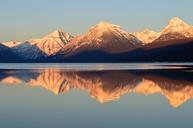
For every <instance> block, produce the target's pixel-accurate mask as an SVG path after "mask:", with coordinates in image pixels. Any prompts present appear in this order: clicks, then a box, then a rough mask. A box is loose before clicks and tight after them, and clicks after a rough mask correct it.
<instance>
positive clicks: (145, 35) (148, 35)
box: [133, 29, 160, 44]
mask: <svg viewBox="0 0 193 128" xmlns="http://www.w3.org/2000/svg"><path fill="white" fill-rule="evenodd" d="M133 35H135V36H136V37H137V38H138V39H139V40H141V41H142V42H143V43H144V44H149V43H151V42H152V41H154V40H155V39H157V38H158V37H159V35H160V33H158V32H155V31H152V30H150V29H145V30H144V31H141V32H134V33H133Z"/></svg>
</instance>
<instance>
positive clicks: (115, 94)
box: [0, 68, 193, 108]
mask: <svg viewBox="0 0 193 128" xmlns="http://www.w3.org/2000/svg"><path fill="white" fill-rule="evenodd" d="M192 76H193V72H192V70H190V69H188V70H185V69H183V70H182V69H181V70H106V71H105V70H104V71H93V70H91V71H78V70H76V71H75V70H64V69H54V68H53V69H50V68H48V69H25V70H0V83H1V84H3V85H6V86H8V85H9V86H19V85H20V84H22V83H24V84H26V85H28V86H31V87H41V88H43V89H45V90H47V91H50V92H53V93H54V94H56V95H59V94H61V95H62V94H64V93H68V92H69V91H71V90H72V89H76V90H79V91H86V92H87V93H88V94H89V96H90V97H91V98H93V99H95V100H97V101H98V102H99V103H107V102H113V101H117V100H119V99H121V97H122V96H123V95H126V94H132V93H135V94H140V95H141V94H142V95H144V96H153V95H154V94H160V95H162V96H164V97H165V98H166V99H167V101H168V103H169V104H170V105H171V106H172V107H175V108H176V107H179V106H181V105H182V104H184V103H186V102H187V101H188V100H191V99H192V98H193V79H192Z"/></svg>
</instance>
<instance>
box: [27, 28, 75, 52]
mask: <svg viewBox="0 0 193 128" xmlns="http://www.w3.org/2000/svg"><path fill="white" fill-rule="evenodd" d="M71 38H72V36H71V35H70V34H68V33H65V32H63V31H61V30H56V31H54V32H52V33H51V34H48V35H46V36H45V37H43V38H42V39H33V40H30V41H29V42H30V44H32V45H36V46H37V47H38V48H39V49H40V50H42V51H43V52H44V53H46V54H47V55H48V56H50V55H53V54H56V53H57V52H58V51H60V50H61V49H63V47H64V46H65V45H66V44H67V43H68V42H69V41H70V39H71Z"/></svg>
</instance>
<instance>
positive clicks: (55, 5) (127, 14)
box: [0, 0, 193, 41]
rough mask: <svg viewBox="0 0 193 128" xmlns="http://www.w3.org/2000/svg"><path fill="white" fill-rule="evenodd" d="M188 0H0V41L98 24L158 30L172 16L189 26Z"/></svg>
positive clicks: (75, 31)
mask: <svg viewBox="0 0 193 128" xmlns="http://www.w3.org/2000/svg"><path fill="white" fill-rule="evenodd" d="M192 6H193V1H192V0H81V1H80V0H0V41H9V40H26V39H30V38H36V37H37V38H38V37H41V36H43V35H45V34H47V33H50V32H52V31H54V30H56V29H63V30H64V31H66V32H69V33H71V34H72V35H76V34H83V33H85V32H86V31H88V29H89V28H90V27H91V26H93V25H95V24H97V23H98V22H99V21H107V22H111V23H114V24H118V25H120V26H122V28H124V29H125V30H127V31H129V32H133V31H139V30H143V29H144V28H151V29H154V30H157V31H159V30H161V29H162V28H163V27H164V26H165V25H166V24H167V22H168V20H170V19H171V18H172V17H174V16H178V17H180V18H182V19H184V20H185V21H187V22H188V23H190V24H192V25H193V8H192Z"/></svg>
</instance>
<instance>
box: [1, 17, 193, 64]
mask: <svg viewBox="0 0 193 128" xmlns="http://www.w3.org/2000/svg"><path fill="white" fill-rule="evenodd" d="M192 48H193V26H191V25H188V24H187V23H185V22H184V21H183V20H181V19H180V18H177V17H174V18H172V19H171V20H170V21H169V23H168V25H167V26H166V27H165V28H164V29H163V30H162V31H161V32H155V31H153V30H150V29H145V30H144V31H142V32H134V33H129V32H127V31H125V30H123V29H122V28H121V27H120V26H118V25H114V24H110V23H107V22H100V23H99V24H97V25H95V26H93V27H92V28H91V29H90V30H89V31H88V32H87V33H85V34H84V35H81V36H72V35H70V34H69V33H66V32H63V31H61V30H56V31H54V32H53V33H51V34H48V35H46V36H45V37H43V38H41V39H30V40H26V41H23V42H16V41H11V42H3V43H0V62H193V50H192Z"/></svg>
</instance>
